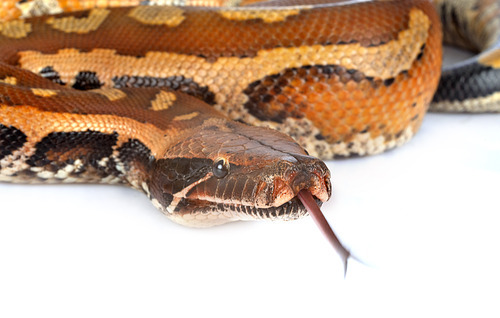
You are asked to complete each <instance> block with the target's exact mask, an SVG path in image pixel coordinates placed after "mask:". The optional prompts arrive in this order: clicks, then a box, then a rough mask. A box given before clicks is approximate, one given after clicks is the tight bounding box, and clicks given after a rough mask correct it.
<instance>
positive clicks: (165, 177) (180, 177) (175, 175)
mask: <svg viewBox="0 0 500 318" xmlns="http://www.w3.org/2000/svg"><path fill="white" fill-rule="evenodd" d="M212 165H213V162H212V160H210V159H202V158H171V159H159V160H157V161H156V162H155V173H159V174H160V176H158V177H159V179H158V180H161V181H160V183H161V184H162V185H163V186H162V187H163V188H162V191H163V192H167V193H177V192H179V191H181V190H183V189H184V188H186V187H187V186H189V185H190V184H192V183H193V182H196V181H198V180H200V179H201V178H203V177H205V176H206V175H207V174H208V173H209V172H210V171H212Z"/></svg>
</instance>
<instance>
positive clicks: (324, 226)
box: [297, 190, 351, 277]
mask: <svg viewBox="0 0 500 318" xmlns="http://www.w3.org/2000/svg"><path fill="white" fill-rule="evenodd" d="M297 196H298V197H299V199H300V201H301V202H302V204H303V205H304V206H305V208H306V209H307V211H308V212H309V215H310V216H311V217H312V219H313V220H314V222H316V224H317V225H318V226H319V228H320V229H321V232H323V234H324V235H325V236H326V238H327V239H328V241H330V244H332V246H333V248H334V249H335V251H337V253H339V255H340V258H341V259H342V262H343V263H344V277H345V275H346V273H347V259H348V258H349V256H350V255H351V254H350V253H349V251H348V250H347V249H346V248H345V247H344V246H342V243H340V241H339V239H338V238H337V236H336V235H335V233H334V232H333V230H332V228H331V227H330V224H328V221H327V220H326V218H325V216H324V215H323V213H322V212H321V210H320V209H319V207H318V205H317V204H316V201H315V200H314V198H313V196H312V194H311V192H309V191H307V190H301V191H300V192H299V193H298V194H297Z"/></svg>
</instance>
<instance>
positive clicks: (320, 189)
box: [169, 166, 331, 227]
mask: <svg viewBox="0 0 500 318" xmlns="http://www.w3.org/2000/svg"><path fill="white" fill-rule="evenodd" d="M313 168H314V169H313V171H311V170H309V171H308V170H307V169H305V168H303V167H301V168H300V169H296V168H295V167H293V168H291V169H285V170H284V173H280V174H275V175H273V177H272V178H267V179H266V178H262V179H260V180H255V179H254V178H249V180H253V181H254V183H253V186H251V187H248V191H243V192H242V193H240V194H241V195H239V196H238V197H237V198H235V197H230V196H227V197H225V196H217V195H207V194H206V193H205V192H203V191H201V190H200V191H199V192H198V191H196V190H193V191H192V192H190V193H189V195H187V196H186V197H183V198H182V199H180V200H179V203H178V204H177V206H176V209H175V212H173V213H171V214H170V215H169V216H170V217H174V218H175V219H176V221H177V222H180V223H183V224H186V225H190V226H195V227H205V226H212V225H217V224H223V223H227V222H230V221H235V220H256V219H261V220H280V221H291V220H296V219H299V218H301V217H304V216H307V215H308V210H307V209H306V207H305V206H304V204H303V203H302V202H301V200H300V199H299V198H298V194H299V192H300V191H304V190H305V191H307V192H309V193H311V195H312V196H313V199H314V201H315V202H316V204H317V205H318V206H321V205H322V203H323V202H325V201H327V200H328V199H329V198H330V194H331V185H330V173H329V171H328V169H316V168H317V167H313ZM325 168H326V166H325ZM238 180H241V177H238ZM228 184H233V183H232V182H229V183H228ZM245 184H248V183H245ZM200 185H201V184H200ZM202 188H204V187H202ZM225 189H226V190H227V191H221V192H222V193H233V192H235V187H227V188H225ZM245 189H247V187H245Z"/></svg>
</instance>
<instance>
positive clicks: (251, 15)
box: [0, 0, 500, 226]
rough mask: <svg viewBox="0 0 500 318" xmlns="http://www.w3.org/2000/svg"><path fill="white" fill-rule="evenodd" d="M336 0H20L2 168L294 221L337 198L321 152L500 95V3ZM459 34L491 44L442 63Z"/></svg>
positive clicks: (411, 130) (487, 104)
mask: <svg viewBox="0 0 500 318" xmlns="http://www.w3.org/2000/svg"><path fill="white" fill-rule="evenodd" d="M329 2H331V3H328V2H323V1H302V2H293V1H286V2H283V1H270V2H265V3H251V1H250V2H248V3H241V5H242V6H241V7H219V8H208V7H195V6H193V5H198V4H204V3H203V2H196V1H189V0H186V1H184V2H182V3H176V4H182V5H184V6H146V5H139V4H155V3H154V1H134V0H130V1H122V2H121V3H120V4H127V5H132V6H131V7H118V8H111V7H108V5H109V6H112V5H114V4H116V3H114V2H113V1H102V2H99V1H59V2H58V1H54V0H52V1H40V0H39V1H19V3H17V2H16V1H4V3H3V4H2V5H3V7H1V6H0V10H1V11H0V18H1V19H3V22H1V23H0V180H1V181H7V182H26V183H37V182H41V183H60V182H62V183H73V182H97V183H110V184H125V185H129V186H131V187H133V188H136V189H139V190H140V191H143V192H144V193H146V194H147V195H148V196H149V198H150V199H151V201H152V202H153V204H154V205H155V206H156V207H158V208H159V209H160V210H161V211H162V212H164V213H165V214H166V215H167V216H168V217H170V218H171V219H172V220H174V221H176V222H179V223H182V224H186V225H190V226H210V225H215V224H222V223H226V222H228V221H234V220H251V219H281V220H292V219H296V218H299V217H301V216H303V215H305V214H307V210H306V209H305V208H304V205H303V204H302V203H301V202H300V201H299V199H297V195H298V193H299V192H300V191H302V190H305V191H306V192H309V193H310V194H312V195H313V196H314V198H315V200H316V201H317V203H318V204H321V202H324V201H326V200H328V199H329V197H330V195H331V184H330V172H329V171H328V169H327V168H326V165H325V164H324V163H323V162H322V161H321V160H319V159H317V158H316V157H320V158H323V159H332V158H334V157H348V156H357V155H360V156H363V155H370V154H376V153H380V152H382V151H385V150H387V149H391V148H394V147H396V146H399V145H402V144H403V143H405V142H406V141H408V140H409V139H410V138H411V137H412V136H413V135H414V134H415V133H416V132H417V130H418V128H419V126H420V124H421V122H422V120H423V118H424V114H425V112H426V111H427V110H428V108H429V107H431V109H433V110H437V111H467V112H488V111H489V112H498V111H499V110H500V106H499V105H500V104H499V103H498V99H499V98H500V95H499V94H500V86H499V83H500V79H499V76H500V70H499V68H500V53H498V52H500V51H497V50H496V48H497V43H498V36H499V32H500V27H499V23H500V20H499V19H498V18H497V14H498V12H500V4H499V2H498V1H493V0H462V1H445V0H436V1H434V3H433V4H432V3H431V2H430V1H427V0H398V1H391V0H387V1H382V0H381V1H329ZM219 5H220V4H219ZM435 8H437V11H436V9H435ZM83 9H85V10H83ZM78 10H83V11H78ZM62 11H68V12H63V13H60V14H57V15H50V14H48V13H52V12H55V13H57V12H62ZM36 14H43V15H42V16H40V17H28V16H29V15H36ZM21 15H22V19H17V18H19V17H20V16H21ZM440 20H442V21H443V24H444V28H443V29H442V28H441V23H440ZM443 34H444V38H445V40H446V41H449V42H453V43H455V44H458V45H461V46H464V47H467V48H470V49H473V50H476V51H478V52H482V53H481V54H480V55H478V56H476V57H474V58H472V59H470V60H468V61H465V62H464V63H462V64H460V65H458V66H454V67H452V68H449V69H444V70H443V72H442V71H441V57H442V38H443V37H442V35H443ZM441 73H442V76H441ZM438 87H439V88H438ZM436 89H437V93H436V94H435V92H436ZM429 105H431V106H429ZM289 136H291V137H289Z"/></svg>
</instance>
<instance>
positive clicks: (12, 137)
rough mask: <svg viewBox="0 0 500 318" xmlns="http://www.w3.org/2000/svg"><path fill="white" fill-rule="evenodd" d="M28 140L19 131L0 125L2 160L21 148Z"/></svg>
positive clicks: (0, 157)
mask: <svg viewBox="0 0 500 318" xmlns="http://www.w3.org/2000/svg"><path fill="white" fill-rule="evenodd" d="M27 140H28V138H27V137H26V135H25V134H24V133H23V132H22V131H20V130H19V129H17V128H15V127H12V126H10V127H7V126H4V125H2V124H0V160H1V159H3V158H5V157H7V156H8V155H11V154H12V153H13V152H14V151H16V150H18V149H19V148H21V147H22V146H23V145H24V143H26V141H27Z"/></svg>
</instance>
